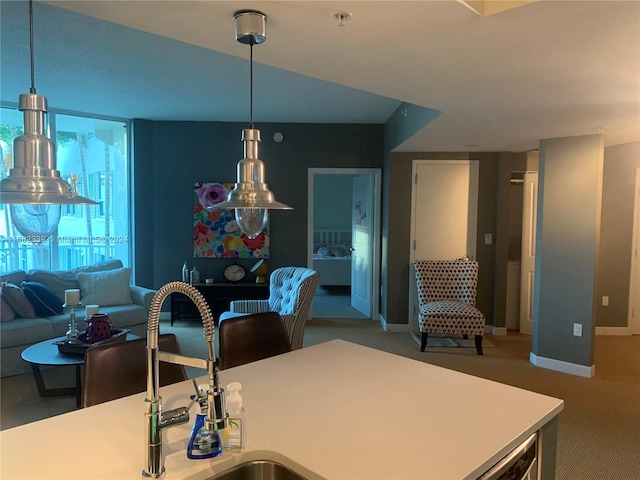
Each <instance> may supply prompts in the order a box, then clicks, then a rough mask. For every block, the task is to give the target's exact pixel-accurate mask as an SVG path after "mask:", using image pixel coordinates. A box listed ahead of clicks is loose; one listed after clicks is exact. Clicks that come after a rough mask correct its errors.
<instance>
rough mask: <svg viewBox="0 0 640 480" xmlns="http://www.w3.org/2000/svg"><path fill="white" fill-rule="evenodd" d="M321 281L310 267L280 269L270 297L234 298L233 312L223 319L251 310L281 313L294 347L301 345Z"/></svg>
mask: <svg viewBox="0 0 640 480" xmlns="http://www.w3.org/2000/svg"><path fill="white" fill-rule="evenodd" d="M319 281H320V274H319V273H318V272H316V271H315V270H312V269H310V268H304V267H282V268H278V269H276V270H274V271H273V272H272V273H271V276H270V277H269V298H268V299H267V300H234V301H233V302H231V305H230V311H229V312H224V313H222V315H220V322H224V320H225V319H227V318H232V317H237V316H241V315H246V314H250V313H262V312H278V313H279V314H280V315H281V316H282V320H283V321H284V325H285V327H286V328H287V332H288V334H289V340H290V341H291V349H292V350H297V349H299V348H302V337H303V335H304V327H305V325H306V323H307V317H308V316H309V311H310V309H311V301H312V300H313V294H314V293H315V291H316V287H317V286H318V282H319Z"/></svg>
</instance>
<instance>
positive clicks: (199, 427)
mask: <svg viewBox="0 0 640 480" xmlns="http://www.w3.org/2000/svg"><path fill="white" fill-rule="evenodd" d="M208 388H209V386H208V385H200V386H199V387H198V389H199V391H200V395H199V397H198V404H199V405H200V413H198V414H196V420H195V422H193V428H192V429H191V435H190V436H189V442H188V443H187V457H188V458H191V459H195V460H197V459H203V458H213V457H217V456H218V455H220V454H221V453H222V444H221V442H220V435H219V434H218V431H217V430H214V431H210V430H208V429H207V428H206V426H205V420H206V418H207V396H206V392H207V389H208Z"/></svg>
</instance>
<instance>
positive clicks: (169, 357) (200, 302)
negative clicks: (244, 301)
mask: <svg viewBox="0 0 640 480" xmlns="http://www.w3.org/2000/svg"><path fill="white" fill-rule="evenodd" d="M172 293H182V294H183V295H186V296H187V297H189V298H190V299H191V301H192V302H193V303H194V304H195V305H196V307H197V308H198V312H199V313H200V316H201V317H202V326H203V329H204V339H205V341H206V342H207V347H208V354H209V358H208V359H207V360H204V359H199V358H191V357H185V356H182V355H177V354H174V353H169V352H162V351H159V350H158V332H159V321H160V309H161V308H162V303H163V302H164V301H165V299H166V298H167V297H168V296H169V295H171V294H172ZM213 340H214V325H213V316H212V315H211V311H210V310H209V306H208V305H207V302H206V301H205V299H204V297H203V296H202V294H201V293H200V292H198V290H196V289H195V288H194V287H192V286H191V285H188V284H186V283H183V282H171V283H167V284H166V285H164V286H163V287H161V288H160V290H158V291H157V293H156V294H155V296H154V297H153V300H152V301H151V308H150V309H149V322H148V325H147V396H146V398H145V400H144V401H145V405H146V413H145V415H146V421H147V445H146V449H147V454H146V460H147V461H146V469H145V470H143V471H142V476H143V477H146V478H162V477H163V476H164V473H165V469H164V459H163V457H162V430H163V429H164V428H166V427H170V426H174V425H179V424H181V423H185V422H187V421H188V420H189V412H188V409H186V408H182V409H178V410H181V412H180V413H181V414H180V415H175V410H174V411H172V412H166V413H167V415H163V412H162V399H161V397H160V377H159V364H160V361H163V362H169V363H177V364H180V365H186V366H189V367H197V368H203V369H205V370H207V372H208V374H209V389H208V391H207V392H206V393H207V419H206V421H205V426H206V428H207V429H208V430H211V431H213V430H216V429H218V430H221V429H223V428H225V427H226V426H227V414H226V411H225V408H224V390H222V389H221V388H220V386H219V384H218V367H217V366H216V354H215V348H214V345H213Z"/></svg>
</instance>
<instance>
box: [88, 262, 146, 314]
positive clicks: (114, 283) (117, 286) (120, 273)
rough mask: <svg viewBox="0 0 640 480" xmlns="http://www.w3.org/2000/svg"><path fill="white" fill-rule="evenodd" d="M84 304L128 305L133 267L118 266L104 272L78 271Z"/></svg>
mask: <svg viewBox="0 0 640 480" xmlns="http://www.w3.org/2000/svg"><path fill="white" fill-rule="evenodd" d="M76 277H77V279H78V283H79V284H80V298H81V300H80V301H81V302H82V304H83V305H91V304H94V305H100V306H104V307H107V306H109V305H128V304H131V303H133V300H132V299H131V288H130V285H131V269H130V268H128V267H126V268H118V269H116V270H105V271H102V272H92V273H78V274H77V275H76Z"/></svg>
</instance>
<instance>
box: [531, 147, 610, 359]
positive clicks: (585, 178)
mask: <svg viewBox="0 0 640 480" xmlns="http://www.w3.org/2000/svg"><path fill="white" fill-rule="evenodd" d="M603 144H604V140H603V137H602V136H601V135H589V136H583V137H567V138H556V139H551V140H544V141H542V142H541V143H540V170H539V172H540V173H539V177H538V216H537V223H536V260H535V279H534V284H535V285H534V289H535V291H536V295H535V298H534V303H533V338H532V348H531V351H532V353H534V354H535V355H537V356H538V357H545V358H551V359H555V360H561V361H565V362H570V363H574V364H578V365H584V366H587V367H589V366H591V365H593V363H594V362H593V336H594V335H595V278H596V270H597V266H598V254H599V241H600V213H601V200H602V187H601V186H602V172H603V164H604V148H603ZM575 323H578V324H581V325H582V326H583V328H582V336H581V337H578V336H574V335H573V325H574V324H575Z"/></svg>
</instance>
